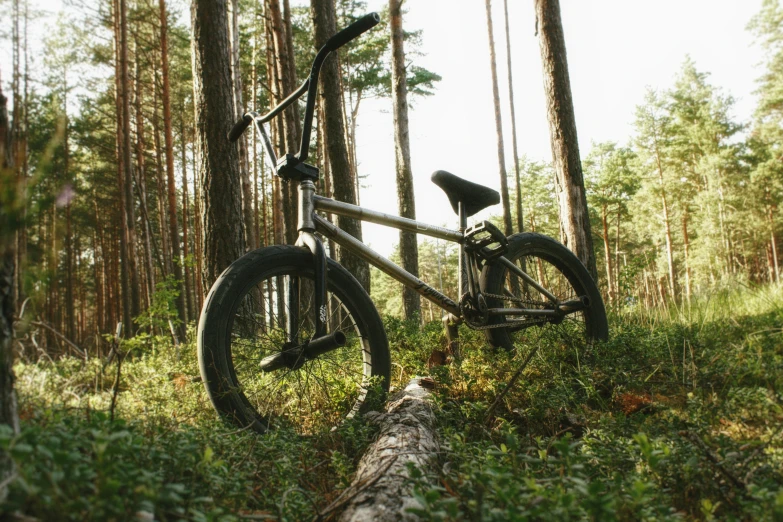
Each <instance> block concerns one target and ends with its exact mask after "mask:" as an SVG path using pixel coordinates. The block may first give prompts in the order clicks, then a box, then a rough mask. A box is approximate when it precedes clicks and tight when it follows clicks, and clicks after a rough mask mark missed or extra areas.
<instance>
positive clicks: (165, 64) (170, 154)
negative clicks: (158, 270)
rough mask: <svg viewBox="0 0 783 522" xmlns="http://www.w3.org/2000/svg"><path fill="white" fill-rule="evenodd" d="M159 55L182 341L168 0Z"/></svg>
mask: <svg viewBox="0 0 783 522" xmlns="http://www.w3.org/2000/svg"><path fill="white" fill-rule="evenodd" d="M159 4H160V58H161V72H162V75H163V93H162V98H163V100H162V101H163V135H164V138H165V142H166V177H167V180H168V202H169V205H168V207H169V208H168V211H169V230H171V233H170V235H169V239H171V254H172V255H171V257H172V258H173V259H172V260H173V262H172V269H173V270H174V278H175V279H176V280H177V290H178V291H179V295H177V316H178V317H179V321H180V324H179V325H178V327H177V336H178V337H179V340H180V341H185V337H186V335H187V323H188V317H187V313H186V310H185V298H186V295H185V278H184V276H183V274H182V265H183V260H182V257H181V249H180V244H179V241H180V240H179V224H178V223H177V186H176V184H175V182H174V137H173V135H172V132H171V100H170V96H169V92H170V89H169V45H168V35H167V34H166V33H167V30H168V21H167V16H166V0H160V2H159Z"/></svg>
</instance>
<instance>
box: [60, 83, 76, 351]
mask: <svg viewBox="0 0 783 522" xmlns="http://www.w3.org/2000/svg"><path fill="white" fill-rule="evenodd" d="M63 93H64V94H63V174H64V177H65V180H66V183H71V179H70V176H71V174H70V162H71V157H70V155H71V151H70V143H69V141H68V138H69V137H70V136H69V133H68V76H67V73H66V71H65V69H63ZM65 190H73V189H72V188H71V187H67V188H66V189H65ZM72 199H73V198H72V197H71V196H70V195H68V196H66V203H65V335H66V337H67V338H68V340H69V341H73V340H74V339H75V335H76V303H75V302H74V298H75V296H74V293H73V285H74V278H73V220H72V219H71V201H72Z"/></svg>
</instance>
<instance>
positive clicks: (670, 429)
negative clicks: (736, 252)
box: [0, 287, 783, 521]
mask: <svg viewBox="0 0 783 522" xmlns="http://www.w3.org/2000/svg"><path fill="white" fill-rule="evenodd" d="M385 322H386V327H387V332H388V335H389V340H390V344H391V347H392V361H393V363H394V365H393V379H394V383H395V384H396V385H399V384H401V383H404V382H407V380H408V379H409V378H410V377H411V376H413V375H417V374H419V375H420V374H425V373H432V374H434V376H435V377H436V380H437V382H438V384H439V386H438V388H437V389H436V390H437V391H436V394H435V397H436V408H437V413H438V418H439V423H440V425H439V431H440V436H441V442H442V450H443V451H442V453H441V455H440V456H439V462H440V466H439V467H438V469H437V471H436V474H435V475H433V474H432V473H433V471H432V470H415V469H411V470H410V472H411V480H412V482H413V485H414V489H415V492H416V495H417V496H418V498H419V500H420V502H421V510H419V512H418V513H419V514H420V515H421V516H422V518H423V519H425V520H498V521H501V520H503V521H505V520H567V519H594V520H614V519H617V520H669V519H679V518H682V519H686V520H688V519H698V520H711V519H736V520H783V472H782V471H781V470H783V391H782V390H783V377H782V376H783V372H782V371H781V370H783V343H782V342H781V340H782V339H783V291H782V290H781V289H780V288H779V287H778V288H774V287H767V288H760V289H747V288H745V289H734V290H726V291H724V292H717V293H715V294H713V296H712V297H711V298H710V299H705V300H702V301H698V302H694V304H693V305H692V306H690V307H687V306H686V307H675V306H672V307H670V308H669V309H667V310H664V311H661V310H646V309H641V308H640V309H638V310H634V309H626V310H623V311H622V312H617V313H614V314H612V316H611V318H610V325H611V328H612V338H611V340H610V341H609V342H607V343H601V344H598V345H595V346H589V347H574V346H566V345H558V344H557V343H553V344H550V345H547V346H541V347H540V349H539V351H538V352H537V353H536V355H535V356H534V357H533V358H532V360H531V362H530V364H529V365H528V367H527V368H526V369H525V372H524V374H523V378H522V379H520V380H519V381H518V382H517V383H516V384H515V385H514V386H513V387H512V388H511V389H510V390H509V391H508V393H507V394H506V395H505V396H504V398H503V400H502V401H501V402H500V403H499V404H498V405H497V407H495V408H494V409H493V410H492V411H491V412H490V411H488V410H489V405H490V404H492V402H493V401H494V399H495V398H496V397H497V395H498V393H500V392H501V390H503V389H504V387H505V386H506V383H507V382H508V380H509V379H510V377H511V375H512V374H514V372H515V371H516V369H517V368H518V367H519V364H520V362H521V361H522V360H523V359H524V357H525V355H526V354H527V350H528V349H529V346H525V344H524V343H523V344H522V345H520V346H518V348H517V352H518V353H513V352H506V351H503V350H496V349H492V348H490V347H489V346H487V344H486V342H485V341H484V339H483V337H482V336H481V335H480V334H477V333H476V332H472V331H470V330H468V329H466V328H462V329H461V332H460V333H461V336H462V337H461V339H462V351H463V359H462V361H461V363H460V364H451V365H449V366H443V367H436V368H433V369H431V370H429V369H428V368H427V360H428V357H429V355H430V352H431V351H432V350H433V349H434V348H442V347H443V346H444V345H445V338H444V336H443V332H442V328H441V325H440V324H439V322H438V321H435V322H433V323H430V324H428V325H426V326H424V327H423V328H421V327H419V326H418V324H414V323H407V322H404V321H400V320H398V319H394V318H390V317H389V318H387V319H386V321H385ZM191 333H192V332H191ZM531 335H533V330H531ZM123 351H124V352H125V353H128V354H129V355H127V356H126V357H125V359H124V360H123V363H122V365H121V377H120V379H119V386H117V387H116V394H115V379H116V375H117V362H116V360H115V361H113V362H111V363H110V364H106V362H105V361H101V360H98V359H89V360H87V361H84V360H82V359H76V358H65V359H61V360H56V361H52V360H49V359H40V360H38V361H35V362H33V361H22V362H19V363H18V364H17V366H16V368H15V369H16V375H17V390H18V393H19V402H20V412H21V418H22V432H21V434H20V435H19V436H16V437H13V436H12V435H11V434H10V432H9V431H0V444H2V447H4V448H5V449H7V450H9V451H10V453H11V455H12V456H13V459H14V460H15V463H16V476H15V478H14V480H13V482H12V483H11V484H10V494H9V497H8V499H7V501H6V503H5V504H4V505H2V507H0V515H4V514H9V513H12V512H19V513H24V514H26V515H28V516H30V517H35V518H37V519H40V520H80V521H81V520H129V519H134V518H136V519H138V520H152V519H155V520H309V519H312V518H313V517H315V516H317V515H318V514H319V513H321V514H322V515H323V518H324V519H329V517H331V516H333V515H334V514H336V512H337V510H332V511H329V510H328V509H329V506H330V505H331V504H332V503H333V502H334V501H335V500H336V499H337V498H338V497H339V495H340V493H341V491H343V490H344V489H345V488H346V487H347V486H348V484H349V483H350V481H351V478H352V474H353V472H354V470H355V467H356V465H357V463H358V460H359V458H360V456H361V454H362V452H363V450H364V448H365V447H366V446H367V445H368V444H369V443H370V442H371V440H372V438H373V436H374V434H375V428H373V427H372V426H371V425H369V424H367V423H365V422H364V421H363V420H362V419H356V420H352V421H349V422H347V423H345V424H343V425H342V426H340V427H339V428H338V429H337V430H335V431H332V432H324V433H320V434H316V435H312V436H308V437H301V436H298V435H296V434H294V433H293V432H287V431H282V430H278V431H275V432H272V433H270V434H268V435H265V436H258V435H256V434H254V433H250V432H247V431H243V430H237V429H234V428H232V427H230V426H228V425H226V424H224V423H222V422H220V421H219V420H218V419H217V417H216V414H215V413H214V411H213V410H212V407H211V405H210V404H209V401H208V399H207V396H206V393H205V392H204V389H203V384H202V383H201V382H200V378H199V377H198V365H197V361H196V356H195V347H194V346H193V345H186V346H183V347H182V349H181V358H180V360H179V361H177V358H176V356H175V350H174V348H173V347H171V346H170V344H169V342H168V341H167V340H166V339H165V338H153V337H144V336H142V337H138V338H136V339H135V340H134V341H132V343H130V344H126V345H124V346H123ZM113 402H114V404H115V405H114V408H112V403H113ZM112 416H113V417H114V418H113V419H112ZM145 517H146V518H145Z"/></svg>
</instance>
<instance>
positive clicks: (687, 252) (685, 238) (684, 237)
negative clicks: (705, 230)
mask: <svg viewBox="0 0 783 522" xmlns="http://www.w3.org/2000/svg"><path fill="white" fill-rule="evenodd" d="M682 243H683V244H682V247H683V251H684V254H685V299H687V300H688V303H689V304H690V302H691V262H690V239H689V238H688V212H684V213H683V215H682Z"/></svg>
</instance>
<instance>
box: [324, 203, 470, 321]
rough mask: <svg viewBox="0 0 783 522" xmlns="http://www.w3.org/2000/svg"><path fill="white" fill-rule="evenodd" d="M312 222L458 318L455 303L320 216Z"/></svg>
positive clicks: (338, 242)
mask: <svg viewBox="0 0 783 522" xmlns="http://www.w3.org/2000/svg"><path fill="white" fill-rule="evenodd" d="M313 221H315V228H316V230H318V232H320V233H321V234H323V235H324V236H326V237H328V238H330V239H333V240H334V242H335V243H337V244H338V245H340V246H342V247H345V248H347V249H348V250H350V251H351V252H353V253H354V254H356V255H357V256H359V257H361V258H362V259H364V260H365V261H367V262H368V263H370V264H372V265H373V266H376V267H378V269H379V270H380V271H381V272H384V273H385V274H388V275H390V276H391V277H393V278H394V279H396V280H397V281H399V282H400V283H402V284H403V285H405V286H407V287H408V288H410V289H412V290H414V291H416V292H417V293H419V294H421V296H422V297H425V298H427V299H429V300H430V301H432V302H433V303H435V304H436V305H438V306H439V307H441V308H443V309H444V310H446V311H447V312H450V313H452V314H454V315H455V316H456V317H459V316H460V311H459V306H457V303H455V302H454V301H452V300H451V299H449V298H448V297H446V296H445V295H443V294H441V293H440V292H438V291H437V290H435V289H434V288H432V287H431V286H429V285H428V284H427V283H425V282H424V281H422V280H421V279H419V278H418V277H416V276H414V275H413V274H411V273H410V272H408V271H406V270H404V269H402V268H400V267H399V266H397V265H396V264H394V263H392V262H391V261H389V260H388V259H386V258H385V257H383V256H382V255H380V254H379V253H378V252H376V251H375V250H373V249H372V248H370V247H368V246H367V245H365V244H364V243H362V242H361V241H359V240H358V239H356V238H355V237H353V236H351V235H350V234H348V233H346V232H344V231H342V230H341V229H339V228H337V227H336V226H335V225H333V224H332V223H329V222H328V221H326V220H325V219H324V218H322V217H321V216H319V215H317V214H314V215H313Z"/></svg>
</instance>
